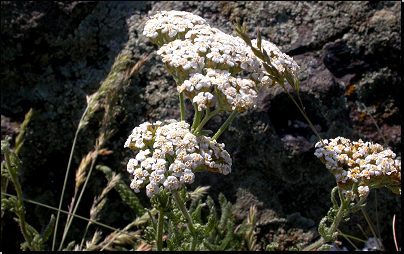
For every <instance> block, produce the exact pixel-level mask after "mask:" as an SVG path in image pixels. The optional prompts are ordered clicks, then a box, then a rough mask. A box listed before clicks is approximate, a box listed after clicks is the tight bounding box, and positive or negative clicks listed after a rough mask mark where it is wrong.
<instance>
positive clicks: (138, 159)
mask: <svg viewBox="0 0 404 254" xmlns="http://www.w3.org/2000/svg"><path fill="white" fill-rule="evenodd" d="M189 127H190V126H189V124H187V123H186V122H184V121H181V122H175V121H167V122H166V123H164V124H163V123H162V122H160V121H157V122H155V123H153V124H151V123H149V122H146V123H143V124H141V125H139V126H138V127H135V128H134V129H133V131H132V133H131V134H130V135H129V137H128V139H127V140H126V142H125V145H124V147H125V148H126V147H127V148H130V149H133V150H139V152H138V154H137V155H136V156H135V158H131V159H130V160H129V161H128V164H127V171H128V172H129V173H130V174H132V175H133V176H134V178H133V180H132V182H131V185H130V187H131V188H132V189H133V190H134V191H135V192H136V193H138V192H139V191H140V188H142V187H143V186H145V185H146V194H147V196H148V197H152V196H154V195H155V194H158V193H159V191H160V185H163V186H164V187H165V188H166V189H171V190H175V189H178V188H180V187H181V185H182V184H184V183H186V184H191V183H193V182H194V179H195V175H194V172H196V171H201V170H209V171H212V172H219V173H222V174H225V175H227V174H229V173H230V172H231V165H232V161H231V158H230V154H229V153H228V152H227V151H226V150H224V144H220V143H217V142H216V141H215V140H211V138H209V137H205V136H199V137H196V136H195V135H193V134H191V133H190V131H189Z"/></svg>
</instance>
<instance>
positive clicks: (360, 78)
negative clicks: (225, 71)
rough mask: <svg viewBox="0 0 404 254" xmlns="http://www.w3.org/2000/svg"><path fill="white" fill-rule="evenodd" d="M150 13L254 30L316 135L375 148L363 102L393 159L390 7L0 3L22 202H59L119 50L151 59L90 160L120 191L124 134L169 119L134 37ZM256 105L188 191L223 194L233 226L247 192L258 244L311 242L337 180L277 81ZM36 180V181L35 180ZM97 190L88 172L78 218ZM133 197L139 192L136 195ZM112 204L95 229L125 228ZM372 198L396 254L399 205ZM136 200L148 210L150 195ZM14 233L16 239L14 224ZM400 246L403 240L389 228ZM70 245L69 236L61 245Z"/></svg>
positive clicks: (90, 134) (393, 5)
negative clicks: (225, 169)
mask: <svg viewBox="0 0 404 254" xmlns="http://www.w3.org/2000/svg"><path fill="white" fill-rule="evenodd" d="M161 10H181V11H189V12H192V13H194V14H196V15H200V16H202V17H203V18H205V19H206V20H207V21H208V22H209V23H210V25H211V26H213V27H216V28H219V29H220V30H222V31H224V32H226V33H229V34H232V35H234V36H235V33H234V32H233V28H232V26H233V23H234V22H235V21H236V19H237V18H240V19H241V21H242V22H245V23H246V25H247V28H248V30H247V31H248V33H249V35H250V36H251V37H253V38H255V36H256V33H255V31H256V30H255V29H256V28H257V27H258V28H259V29H260V31H261V34H262V37H263V39H266V40H270V41H271V42H273V43H275V44H276V45H278V46H279V48H280V49H281V50H282V51H283V52H285V53H287V54H289V55H290V56H292V57H293V58H294V59H295V60H296V61H297V63H298V64H299V65H300V70H299V71H298V78H299V81H300V95H301V99H302V102H303V104H304V106H305V110H306V112H307V115H308V117H309V118H310V120H311V121H312V123H313V125H314V126H316V128H318V129H319V130H320V135H321V136H322V137H323V138H335V137H337V136H344V137H346V138H350V139H353V140H357V139H359V138H362V139H363V140H367V141H373V142H378V143H380V144H383V139H382V137H381V136H380V134H379V132H378V129H377V128H376V127H375V125H374V123H373V121H372V119H371V118H370V116H369V115H366V114H364V113H362V112H361V111H360V110H359V109H358V106H357V105H358V104H360V103H364V105H365V106H367V107H373V108H375V112H374V113H373V115H372V117H373V118H374V120H375V122H376V123H377V124H378V126H379V127H380V129H381V132H382V134H383V136H385V138H386V141H387V143H388V145H389V146H391V147H392V149H393V150H394V152H395V153H396V154H397V155H398V156H401V150H400V146H401V113H400V107H401V104H400V100H401V97H400V94H401V72H400V70H401V4H400V3H399V2H377V3H373V2H276V1H275V2H265V1H263V2H225V1H223V2H215V1H208V2H200V1H179V2H176V1H170V2H137V1H134V2H91V1H76V2H69V3H65V2H35V1H33V2H13V1H10V2H2V4H1V19H2V22H1V31H2V38H1V50H2V54H1V64H2V72H1V83H2V88H1V89H2V93H1V105H2V106H1V108H2V137H3V135H4V134H5V132H9V131H10V130H11V129H10V128H8V129H7V130H6V129H4V130H3V116H4V117H5V118H8V119H10V120H9V122H18V123H21V122H22V120H23V118H24V115H25V113H26V112H28V110H29V109H30V108H31V107H32V108H34V109H35V110H41V113H39V115H38V116H37V118H35V120H33V121H32V122H31V123H30V125H29V127H28V132H27V134H26V141H25V143H24V146H23V148H22V150H21V153H20V157H21V158H22V160H23V167H22V169H21V172H20V181H21V183H22V186H23V192H24V196H25V197H26V198H29V199H33V200H41V201H44V202H48V203H47V204H48V205H51V206H54V207H57V206H58V204H59V198H60V195H61V191H62V187H61V186H62V184H63V180H64V176H65V170H66V167H67V162H68V158H69V154H70V149H71V145H72V142H73V138H74V135H75V132H76V130H77V126H78V123H79V121H80V118H81V116H82V114H83V112H84V110H85V107H86V95H91V94H93V93H94V92H96V91H97V90H98V88H99V86H100V84H101V82H102V81H103V80H105V78H106V77H107V75H108V73H109V71H110V68H111V66H112V64H113V62H114V60H115V57H116V56H117V55H118V53H119V52H122V53H124V54H127V55H129V56H130V58H131V63H133V64H134V63H136V62H137V61H138V60H139V59H141V58H142V56H144V55H145V54H148V55H149V56H148V60H147V61H146V63H145V66H144V68H143V69H142V70H141V72H140V73H139V74H137V76H135V77H133V78H132V79H131V81H130V83H128V84H125V85H124V86H123V88H122V89H121V90H120V91H119V97H118V102H117V106H116V107H115V111H116V118H115V120H114V121H115V122H114V123H111V124H114V126H115V133H114V135H113V136H112V137H111V139H110V140H108V141H107V143H106V145H105V147H107V148H108V149H109V150H111V151H112V152H113V153H112V155H105V156H100V157H99V160H98V161H97V163H99V164H104V165H107V166H109V167H111V168H112V169H113V170H114V171H116V172H119V173H121V174H122V175H123V176H124V178H125V181H126V182H127V183H128V184H129V175H128V174H127V173H126V171H125V169H126V167H125V162H127V161H128V160H129V158H130V157H131V156H133V153H132V151H129V149H124V148H123V144H124V142H125V140H126V138H127V136H128V135H129V133H130V131H131V130H132V129H133V128H134V127H135V126H137V125H139V124H140V123H142V122H144V121H146V120H148V121H155V120H164V119H170V118H175V119H178V118H179V105H178V102H179V99H178V95H177V93H176V92H175V87H174V86H175V84H174V80H173V78H172V77H171V76H170V75H169V74H168V73H167V71H165V69H164V64H163V63H162V62H161V59H160V58H159V57H158V56H157V54H156V51H157V46H155V45H153V44H151V43H150V42H149V40H148V39H147V38H146V37H145V36H143V35H142V31H143V27H144V24H145V21H146V19H147V17H148V16H151V15H153V14H155V13H156V12H157V11H161ZM288 91H289V92H292V90H291V89H289V90H288ZM292 94H293V96H294V98H295V99H296V98H297V97H296V96H295V94H294V93H292ZM257 99H258V100H257V103H258V106H257V108H256V109H254V110H251V111H248V112H244V113H241V114H239V115H238V116H237V117H236V118H235V120H234V121H233V122H232V124H231V125H230V126H229V128H228V130H227V131H226V132H224V133H223V134H222V136H221V137H220V138H219V141H220V142H223V143H225V144H226V150H227V151H229V152H230V154H231V156H232V158H233V168H232V173H231V174H229V175H227V176H223V175H220V174H213V173H210V172H203V173H198V174H196V182H195V183H194V184H193V185H192V186H191V187H190V188H191V189H192V188H195V187H196V186H198V185H209V186H211V188H210V190H209V195H211V196H212V197H213V198H214V199H215V200H217V196H218V194H219V193H220V192H222V193H224V194H225V196H226V198H227V199H228V200H229V201H231V202H232V203H235V204H237V205H236V206H235V208H236V211H235V213H236V215H237V216H238V219H240V220H242V219H244V218H245V216H246V213H245V211H248V209H249V205H250V203H248V202H245V200H246V199H248V197H254V200H255V201H254V202H256V203H259V204H260V207H259V216H260V219H261V224H260V227H261V232H262V234H261V235H260V237H261V238H260V239H261V242H262V243H263V244H264V243H268V242H269V240H268V239H269V238H265V236H267V237H269V236H271V239H273V240H274V239H278V240H279V239H280V238H282V239H287V238H288V237H290V239H294V241H297V242H299V241H300V242H308V241H311V240H313V239H314V237H316V235H315V234H313V233H312V232H311V231H310V232H308V231H307V230H309V229H308V226H307V225H308V224H310V223H311V221H314V222H315V224H316V225H318V223H319V221H320V220H321V218H323V217H324V216H325V215H326V214H327V211H328V209H329V207H330V206H331V202H330V197H329V196H330V191H331V189H332V188H333V187H334V186H335V180H334V178H333V176H332V175H331V174H330V173H329V172H328V171H327V170H326V168H325V167H324V165H323V164H322V163H321V162H320V161H319V160H318V159H317V158H316V157H315V156H314V155H313V153H314V148H313V146H314V144H315V142H317V137H316V136H315V135H313V132H312V131H311V129H310V128H309V127H308V126H307V122H306V120H305V119H304V118H303V117H302V115H301V114H300V112H299V111H298V109H297V108H296V106H295V105H294V103H293V102H292V101H291V100H290V98H289V97H288V95H287V94H286V93H285V91H284V90H283V89H281V88H280V87H279V86H276V87H274V88H272V89H271V90H268V91H265V92H263V93H261V94H260V95H259V97H258V98H257ZM186 105H187V112H186V113H187V121H188V122H191V121H192V113H193V107H192V105H191V104H190V103H189V101H187V102H186ZM103 114H104V113H103V111H102V110H100V111H98V112H97V113H96V114H95V115H94V117H93V118H92V119H91V120H90V122H89V124H88V126H87V127H86V128H84V129H83V130H82V131H81V132H80V133H79V136H78V141H77V144H76V149H75V152H74V155H73V158H74V159H73V163H72V168H71V172H70V173H71V176H70V177H69V181H68V191H67V193H66V194H65V197H64V203H63V209H67V205H68V204H69V203H70V201H71V197H72V195H73V193H72V192H73V187H72V186H73V185H74V183H73V180H72V178H73V175H74V171H75V170H76V168H77V166H78V164H79V163H80V161H81V159H82V158H83V157H84V156H86V155H87V153H88V152H89V151H91V150H92V149H93V147H94V142H95V139H96V138H97V137H98V135H99V128H100V122H101V121H102V117H103ZM228 115H229V114H228V113H223V114H221V115H219V116H215V117H214V118H212V119H211V122H209V124H208V125H207V129H212V130H216V129H218V128H219V127H220V125H221V123H223V121H225V119H226V118H227V116H228ZM3 131H4V132H3ZM37 176H41V178H42V179H46V181H40V182H38V181H37V180H35V179H37ZM105 184H106V180H105V177H104V176H103V174H102V173H100V172H98V171H97V172H93V173H92V176H91V180H90V183H89V186H88V190H87V191H86V193H85V195H84V197H83V198H84V200H85V201H82V204H83V205H82V206H81V207H80V209H79V212H80V213H82V214H88V211H89V205H88V204H90V203H91V202H92V200H93V198H94V196H95V195H98V194H99V193H100V192H101V190H102V189H103V187H105ZM243 193H244V194H246V196H244V194H243ZM142 194H143V196H145V195H144V193H140V194H139V196H141V195H142ZM110 195H111V197H114V198H110V199H109V200H110V204H108V203H107V205H106V207H105V208H104V209H105V211H108V212H104V213H103V214H102V215H101V221H102V222H104V223H106V224H110V225H126V224H127V223H129V222H130V221H132V220H133V219H134V218H133V217H131V214H130V213H128V211H129V208H128V207H127V206H125V205H124V204H122V203H121V201H120V198H119V197H118V196H117V194H116V193H111V194H110ZM377 195H378V198H377V208H378V210H377V211H378V218H379V225H380V230H381V235H382V236H383V237H384V238H383V239H384V240H385V241H384V243H385V245H386V247H388V248H390V249H393V246H392V245H391V243H392V242H393V241H392V235H391V224H390V223H391V218H392V215H393V214H397V215H398V218H397V219H398V220H397V225H400V224H401V205H400V204H401V197H397V196H395V195H393V194H392V193H391V192H389V191H388V190H378V191H377ZM379 195H380V196H379ZM371 196H372V197H373V196H374V194H373V193H371ZM242 200H244V201H243V202H242ZM86 201H87V202H86ZM143 201H144V202H145V204H146V203H147V198H143ZM118 203H119V204H121V205H118ZM26 207H27V221H29V223H31V225H32V226H34V227H35V228H36V229H38V230H41V229H43V228H44V226H45V225H46V223H47V222H48V219H47V218H49V217H50V214H51V213H53V212H52V211H47V210H46V209H40V213H41V216H39V212H38V211H39V210H38V209H36V207H35V206H34V205H31V204H27V205H26ZM375 207H376V204H375V203H374V200H373V198H369V202H368V205H367V209H368V210H367V212H368V214H369V216H370V218H376V215H375V213H376V209H375ZM34 210H35V211H37V212H33V211H34ZM296 212H299V213H300V215H299V216H301V218H304V220H301V219H299V220H297V221H300V222H301V221H305V222H307V223H306V224H304V223H303V224H304V225H306V226H305V227H304V226H303V224H302V223H292V222H290V221H289V222H288V220H289V219H290V218H291V217H290V215H292V214H295V213H296ZM42 213H47V214H46V215H43V214H42ZM122 215H124V216H122ZM288 216H289V217H288ZM292 217H293V216H292ZM38 218H40V219H38ZM271 218H276V219H277V224H271V223H272V222H271V221H272V220H271ZM285 218H289V219H285ZM64 220H65V218H64V217H62V220H61V221H64ZM308 222H310V223H308ZM76 223H77V224H74V225H73V226H72V231H71V232H73V233H74V235H78V234H80V233H81V232H82V231H80V230H81V229H83V224H80V223H81V222H78V220H77V221H76ZM125 223H126V224H125ZM356 223H359V224H360V225H361V226H362V227H364V229H365V231H366V232H367V234H368V235H370V233H369V232H370V231H369V228H368V227H367V226H365V225H366V224H365V221H364V219H363V216H362V215H361V214H360V213H356V214H354V215H353V216H352V219H351V220H350V221H349V222H347V223H342V224H341V227H340V229H341V230H342V231H343V232H344V233H348V234H351V235H360V234H361V232H360V230H359V229H358V227H357V226H356ZM273 225H276V226H273ZM310 225H311V224H310ZM84 226H85V225H84ZM13 227H14V228H17V227H16V225H15V224H7V225H6V227H5V228H4V230H14V229H11V228H13ZM271 230H272V232H273V233H270V231H271ZM282 230H283V231H282ZM16 231H17V232H15V234H19V232H18V228H17V230H16ZM61 231H62V230H61V229H60V230H59V232H61ZM10 232H11V231H10ZM282 232H283V233H282ZM75 233H77V234H75ZM7 235H9V234H7ZM10 235H11V234H10ZM299 235H300V236H301V237H300V238H299V237H297V236H299ZM3 237H4V238H3V240H4V241H3V242H4V243H5V244H4V246H5V249H7V248H10V250H11V249H18V248H19V243H17V242H16V241H15V240H13V239H11V238H9V237H8V236H6V235H3ZM397 237H398V239H401V231H400V230H397ZM58 239H60V237H58ZM296 239H300V240H296ZM71 240H73V238H72V237H71V235H70V236H69V238H68V239H67V242H69V241H71ZM76 240H77V239H76ZM279 241H280V240H279ZM47 244H49V243H47ZM47 246H49V245H47ZM263 247H265V246H263ZM348 247H349V246H348Z"/></svg>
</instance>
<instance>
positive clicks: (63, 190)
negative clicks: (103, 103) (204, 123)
mask: <svg viewBox="0 0 404 254" xmlns="http://www.w3.org/2000/svg"><path fill="white" fill-rule="evenodd" d="M88 108H89V104H88V105H87V107H86V109H85V110H84V113H83V115H82V116H81V119H80V122H79V127H78V128H77V130H76V134H75V135H74V140H73V145H72V149H71V151H70V156H69V162H68V164H67V169H66V174H65V180H64V182H63V188H62V194H61V195H60V201H59V209H58V213H57V215H56V223H55V230H54V233H53V241H52V251H54V250H55V242H56V233H57V231H58V224H59V217H60V211H61V209H62V203H63V196H64V194H65V189H66V184H67V176H68V175H69V172H70V165H71V162H72V158H73V152H74V148H75V147H76V141H77V136H78V134H79V132H80V130H81V128H80V126H81V123H82V122H83V120H84V117H85V116H86V114H87V111H88Z"/></svg>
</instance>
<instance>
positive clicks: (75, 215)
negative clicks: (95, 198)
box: [1, 193, 146, 243]
mask: <svg viewBox="0 0 404 254" xmlns="http://www.w3.org/2000/svg"><path fill="white" fill-rule="evenodd" d="M1 194H2V195H6V196H9V197H15V196H14V195H11V194H8V193H1ZM22 200H23V201H25V202H28V203H31V204H34V205H38V206H42V207H45V208H48V209H51V210H54V211H60V212H61V213H64V214H67V215H71V216H74V217H76V218H79V219H82V220H84V221H87V222H91V223H93V224H96V225H98V226H101V227H104V228H108V229H110V230H112V231H118V232H119V233H122V234H125V235H127V236H132V235H130V234H128V233H126V232H124V231H122V230H120V229H117V228H113V227H111V226H108V225H106V224H104V223H100V222H97V221H92V220H90V219H87V218H85V217H83V216H80V215H77V214H72V213H70V212H68V211H65V210H59V209H58V208H56V207H53V206H49V205H45V204H42V203H38V202H36V201H32V200H29V199H25V198H22ZM135 222H136V220H135ZM135 238H136V239H137V240H139V241H142V242H145V243H146V240H144V239H143V238H140V237H135Z"/></svg>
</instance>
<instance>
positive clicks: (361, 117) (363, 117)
mask: <svg viewBox="0 0 404 254" xmlns="http://www.w3.org/2000/svg"><path fill="white" fill-rule="evenodd" d="M359 118H360V119H361V120H362V121H363V120H365V118H366V114H365V113H362V114H361V115H360V116H359Z"/></svg>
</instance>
